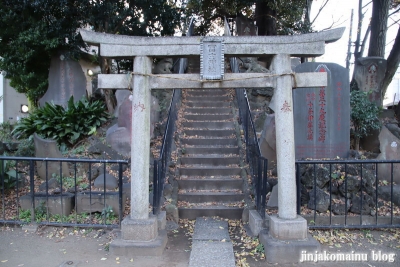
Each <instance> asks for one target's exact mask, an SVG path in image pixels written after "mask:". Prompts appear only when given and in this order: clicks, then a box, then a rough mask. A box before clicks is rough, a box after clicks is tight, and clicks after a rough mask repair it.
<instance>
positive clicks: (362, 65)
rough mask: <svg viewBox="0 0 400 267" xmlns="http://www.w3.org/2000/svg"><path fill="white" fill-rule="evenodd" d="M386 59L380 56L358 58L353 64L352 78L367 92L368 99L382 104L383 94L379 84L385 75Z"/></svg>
mask: <svg viewBox="0 0 400 267" xmlns="http://www.w3.org/2000/svg"><path fill="white" fill-rule="evenodd" d="M385 72H386V60H385V59H384V58H381V57H363V58H359V59H358V60H357V61H356V64H355V65H354V78H355V80H356V82H357V85H358V88H359V89H360V90H361V91H364V92H369V93H370V94H369V95H368V96H369V100H370V101H371V102H372V103H375V104H376V105H377V106H379V107H380V106H381V105H382V100H383V96H382V95H381V92H380V91H379V86H380V84H381V82H382V80H383V78H384V77H385Z"/></svg>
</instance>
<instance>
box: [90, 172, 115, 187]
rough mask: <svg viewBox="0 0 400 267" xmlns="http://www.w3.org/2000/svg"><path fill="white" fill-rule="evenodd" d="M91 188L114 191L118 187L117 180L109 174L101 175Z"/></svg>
mask: <svg viewBox="0 0 400 267" xmlns="http://www.w3.org/2000/svg"><path fill="white" fill-rule="evenodd" d="M93 186H94V187H96V188H98V189H100V190H104V188H105V189H110V190H114V189H115V188H117V187H118V180H117V178H115V177H114V176H112V175H111V174H108V173H102V174H100V175H99V176H98V177H97V178H96V180H95V181H94V184H93Z"/></svg>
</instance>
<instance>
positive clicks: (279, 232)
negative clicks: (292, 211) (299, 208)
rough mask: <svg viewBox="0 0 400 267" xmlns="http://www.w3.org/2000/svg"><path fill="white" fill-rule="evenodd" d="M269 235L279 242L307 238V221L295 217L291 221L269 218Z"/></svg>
mask: <svg viewBox="0 0 400 267" xmlns="http://www.w3.org/2000/svg"><path fill="white" fill-rule="evenodd" d="M269 233H270V235H271V236H272V237H274V238H276V239H279V240H302V239H306V238H307V234H308V228H307V220H306V219H304V218H303V217H300V216H297V217H296V218H295V219H292V220H284V219H281V218H279V217H278V216H276V215H271V216H270V218H269Z"/></svg>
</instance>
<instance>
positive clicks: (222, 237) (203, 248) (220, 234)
mask: <svg viewBox="0 0 400 267" xmlns="http://www.w3.org/2000/svg"><path fill="white" fill-rule="evenodd" d="M214 266H224V267H235V255H234V252H233V245H232V242H231V239H230V236H229V226H228V222H227V221H225V220H223V219H220V218H218V219H216V218H205V217H199V218H196V223H195V226H194V233H193V237H192V251H191V252H190V259H189V267H214Z"/></svg>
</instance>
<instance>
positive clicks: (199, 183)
mask: <svg viewBox="0 0 400 267" xmlns="http://www.w3.org/2000/svg"><path fill="white" fill-rule="evenodd" d="M177 181H178V186H179V189H185V190H229V189H242V185H243V181H242V179H231V178H230V177H225V178H222V177H221V176H218V178H211V179H210V178H205V179H179V180H177Z"/></svg>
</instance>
